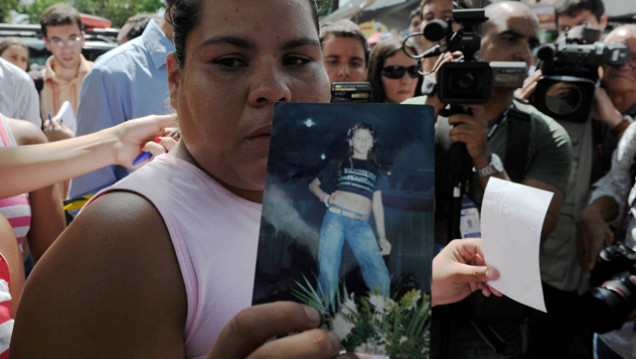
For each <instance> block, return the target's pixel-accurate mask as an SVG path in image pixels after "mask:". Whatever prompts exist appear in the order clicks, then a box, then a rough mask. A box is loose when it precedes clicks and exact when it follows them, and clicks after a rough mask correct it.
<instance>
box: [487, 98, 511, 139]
mask: <svg viewBox="0 0 636 359" xmlns="http://www.w3.org/2000/svg"><path fill="white" fill-rule="evenodd" d="M513 107H514V104H512V105H510V107H508V108H507V109H506V110H505V111H504V112H503V113H502V114H501V116H499V118H498V119H497V121H495V123H494V124H493V125H492V127H491V128H490V129H489V130H488V133H487V134H486V138H487V139H489V140H490V138H491V137H492V136H493V135H494V134H495V132H497V129H498V128H499V126H501V125H503V123H504V122H506V120H507V119H508V114H509V113H510V110H512V108H513Z"/></svg>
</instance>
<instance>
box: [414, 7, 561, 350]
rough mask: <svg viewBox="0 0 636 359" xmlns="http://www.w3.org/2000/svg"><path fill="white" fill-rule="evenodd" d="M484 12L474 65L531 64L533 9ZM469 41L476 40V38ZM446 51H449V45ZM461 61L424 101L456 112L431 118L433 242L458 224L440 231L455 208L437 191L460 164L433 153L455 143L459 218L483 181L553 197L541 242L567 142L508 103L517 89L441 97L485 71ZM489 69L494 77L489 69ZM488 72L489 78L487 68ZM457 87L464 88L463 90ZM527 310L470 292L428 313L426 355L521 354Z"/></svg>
mask: <svg viewBox="0 0 636 359" xmlns="http://www.w3.org/2000/svg"><path fill="white" fill-rule="evenodd" d="M458 15H461V14H460V13H459V12H458V13H455V12H454V14H453V17H454V19H455V20H456V21H457V22H461V21H462V20H460V18H464V15H462V16H461V17H460V16H458ZM485 15H486V17H487V18H488V19H487V21H486V22H485V23H484V24H483V25H482V28H481V41H480V47H481V50H480V52H479V58H480V60H482V61H485V62H487V63H491V62H493V61H495V62H496V61H512V62H517V63H518V62H522V63H525V65H526V66H527V65H530V64H531V63H532V62H533V58H532V50H533V49H534V47H535V46H537V45H538V41H539V40H538V35H537V34H538V28H539V23H538V19H537V17H536V15H535V14H534V13H533V12H532V10H531V9H530V8H529V7H528V6H527V5H525V4H522V3H520V2H514V1H505V2H498V3H495V4H492V5H490V6H488V7H486V9H485ZM466 27H467V26H464V29H463V31H465V33H464V34H463V36H461V37H459V38H467V37H469V36H466V35H467V33H468V32H469V31H470V30H468V29H466ZM476 36H477V38H478V37H479V34H477V35H476ZM447 43H450V44H452V43H453V41H452V40H450V41H449V40H447ZM478 45H479V43H478ZM449 50H451V51H452V50H454V49H453V48H452V47H451V48H449ZM445 56H446V59H447V60H449V59H450V57H451V56H450V55H448V54H446V55H445ZM464 56H465V59H464V60H465V63H463V64H462V65H464V67H466V66H468V67H466V70H465V71H464V70H462V69H461V68H460V69H459V70H453V71H444V66H447V65H449V64H454V63H450V62H448V63H446V64H444V66H442V69H441V70H440V71H439V72H438V74H437V94H436V95H434V96H428V98H427V99H426V103H428V104H433V105H435V107H436V112H439V110H440V109H441V108H442V107H444V106H445V105H446V104H447V103H454V104H455V111H452V112H453V113H452V114H451V115H450V116H449V117H448V118H447V119H446V118H445V117H438V120H437V124H436V140H437V144H438V148H437V150H436V153H437V154H436V157H437V158H436V192H437V193H436V241H437V242H438V243H444V241H445V240H448V239H449V238H450V237H452V236H454V235H455V234H454V233H453V232H454V231H455V229H456V227H457V226H456V225H455V224H451V225H449V226H448V228H449V233H444V229H445V228H446V226H445V225H444V224H442V223H443V222H442V221H443V220H444V219H446V218H456V216H457V213H455V212H457V211H458V209H457V206H454V205H452V204H451V203H452V202H455V201H456V199H454V198H451V195H450V194H449V193H452V192H453V190H454V189H448V188H444V186H445V184H447V183H449V179H448V177H451V178H452V177H454V174H453V173H452V172H453V171H454V169H453V168H452V167H454V164H455V163H457V162H460V161H461V160H460V159H458V158H454V156H451V157H450V158H448V157H446V158H445V159H441V158H440V157H439V156H438V154H439V153H441V152H443V151H439V148H440V147H441V148H442V149H443V150H446V151H448V152H451V153H452V152H454V151H453V149H452V148H453V146H455V147H456V144H464V145H465V148H466V152H467V153H468V157H469V159H468V162H469V163H468V168H469V175H468V190H467V191H465V192H466V196H464V197H465V198H462V199H461V201H462V205H461V206H460V207H461V208H460V209H461V210H462V213H470V211H471V208H470V207H472V208H473V209H474V210H473V211H475V212H476V209H477V208H479V207H480V202H481V198H482V196H483V191H484V188H485V186H486V184H487V182H488V180H489V178H490V177H492V176H495V177H498V178H502V179H506V180H513V181H516V182H520V183H523V184H526V185H529V186H532V187H535V188H540V189H544V190H547V191H550V192H552V193H554V197H553V199H552V202H551V204H550V207H549V209H548V213H547V215H546V219H545V222H544V225H543V229H542V237H545V236H546V235H547V234H548V233H550V232H551V231H552V230H553V228H554V227H555V225H556V223H557V219H558V214H559V211H560V207H561V202H562V200H563V197H564V192H565V187H566V184H567V180H568V176H569V171H570V163H571V160H572V148H571V144H570V141H569V137H568V136H567V134H566V132H565V131H564V129H563V128H562V127H561V126H559V125H558V124H557V123H556V122H555V121H553V120H552V119H550V118H548V117H547V116H545V115H543V114H541V113H540V112H539V111H537V110H536V109H535V108H533V107H532V106H529V105H526V104H522V103H518V102H513V97H514V87H517V86H519V84H517V85H516V86H514V87H512V88H510V87H508V88H497V87H495V86H494V85H493V88H492V89H484V88H483V87H484V86H486V82H488V83H489V82H490V81H489V80H490V79H486V78H481V79H480V80H479V81H476V84H477V86H475V88H474V89H475V90H476V91H477V92H479V93H480V94H483V93H485V95H486V96H485V101H483V102H481V103H483V105H479V104H475V101H471V100H472V99H474V96H472V97H471V96H466V100H467V101H466V102H464V103H462V102H461V101H459V102H457V101H451V102H448V101H447V100H446V99H447V98H448V97H451V98H452V97H453V94H452V92H453V89H455V90H457V91H461V90H462V87H463V85H464V84H465V83H466V82H467V81H465V80H468V79H470V78H472V77H477V78H479V76H480V75H479V73H480V71H479V68H483V67H484V66H483V65H484V63H481V62H471V60H472V56H470V55H467V54H466V53H464ZM491 65H492V66H491V67H493V72H494V65H495V64H494V63H491ZM471 67H475V69H476V71H474V72H473V71H472V70H470V68H471ZM522 67H523V66H522ZM450 69H451V68H449V70H450ZM521 70H522V71H521V72H522V75H525V73H526V71H527V70H525V67H523V68H522V69H521ZM462 71H464V73H462ZM487 73H488V74H490V72H489V71H488V72H487ZM486 80H488V81H486ZM463 89H470V86H465V87H464V88H463ZM449 90H450V92H449ZM464 95H468V93H464ZM459 97H461V96H459ZM420 101H421V100H420ZM409 102H410V103H414V102H415V101H409ZM458 105H464V106H462V107H463V108H464V109H470V111H471V112H472V113H457V112H458V111H457V106H458ZM450 126H453V127H452V128H451V127H450ZM442 156H443V155H442ZM449 167H451V168H449ZM462 167H466V165H462ZM445 174H446V175H445ZM442 176H447V177H446V178H444V177H442ZM477 219H478V218H477ZM451 223H452V221H451ZM438 229H441V230H438ZM464 229H465V228H464ZM460 232H462V233H461V235H462V236H463V237H468V236H471V235H473V234H475V233H466V232H465V231H464V230H461V229H460ZM526 310H527V308H526V307H524V306H522V305H521V304H518V303H516V302H513V301H512V300H510V299H499V298H497V299H493V300H491V299H486V298H484V297H483V296H479V295H473V296H471V297H469V299H468V300H466V301H463V302H462V303H461V304H459V305H453V306H449V307H448V308H446V309H445V312H442V311H439V310H437V313H436V311H434V319H433V326H434V328H433V331H432V348H433V352H434V354H433V357H440V358H443V357H449V358H503V357H505V358H509V357H514V356H519V355H520V354H521V352H522V331H521V327H522V324H523V323H524V321H525V313H526Z"/></svg>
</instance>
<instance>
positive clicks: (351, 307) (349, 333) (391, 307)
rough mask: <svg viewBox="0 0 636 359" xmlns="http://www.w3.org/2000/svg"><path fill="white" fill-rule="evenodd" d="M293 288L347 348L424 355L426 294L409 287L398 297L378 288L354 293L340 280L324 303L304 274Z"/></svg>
mask: <svg viewBox="0 0 636 359" xmlns="http://www.w3.org/2000/svg"><path fill="white" fill-rule="evenodd" d="M296 284H297V285H298V288H297V289H295V290H294V291H293V293H294V295H296V296H297V297H298V298H299V299H300V300H301V301H302V302H304V303H306V304H308V305H310V306H312V307H314V308H315V309H316V310H318V311H319V312H320V313H321V314H322V318H323V324H322V327H323V328H325V329H328V330H333V331H334V332H335V333H336V334H338V336H340V338H341V340H342V345H343V347H344V348H345V349H346V350H347V351H351V352H356V353H368V354H380V355H388V356H390V357H391V358H408V359H413V358H428V355H429V348H430V335H429V329H430V325H431V319H430V317H431V301H430V296H429V295H428V294H426V293H423V292H422V291H421V290H418V289H412V290H410V291H408V292H406V293H405V294H404V295H402V296H401V297H400V298H395V299H392V298H385V297H383V296H381V295H380V294H379V291H375V292H368V293H367V295H365V296H361V297H357V298H356V296H355V294H354V293H349V292H348V291H347V288H346V285H344V283H341V284H340V287H341V288H340V290H338V291H337V293H336V295H335V300H334V301H332V302H331V303H330V304H329V306H328V307H326V306H325V305H324V299H323V298H322V297H321V296H320V294H319V292H318V291H317V290H315V289H314V288H313V287H312V286H311V283H310V282H309V281H308V280H307V279H306V278H305V283H298V282H296Z"/></svg>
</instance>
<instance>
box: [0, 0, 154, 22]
mask: <svg viewBox="0 0 636 359" xmlns="http://www.w3.org/2000/svg"><path fill="white" fill-rule="evenodd" d="M18 2H19V0H0V4H2V7H1V8H2V9H17V10H18V12H21V13H24V14H28V15H29V22H30V23H32V24H37V23H39V22H40V15H41V14H42V12H43V11H44V10H45V9H46V8H47V7H49V6H50V5H52V4H55V3H58V2H60V0H35V1H34V2H33V3H32V4H30V5H26V6H22V8H20V6H19V5H18ZM7 3H14V4H13V5H9V4H7ZM69 3H70V4H71V5H72V6H73V7H74V8H76V9H77V11H79V12H81V13H84V14H89V15H95V16H101V17H104V18H107V19H109V20H110V21H112V22H113V27H121V26H122V25H123V24H124V23H125V22H126V20H127V19H128V18H129V17H131V16H133V15H135V14H137V13H139V12H144V11H146V12H155V11H157V9H159V8H161V7H163V6H164V2H163V0H125V1H122V0H71V1H69ZM4 4H7V5H4ZM3 15H4V14H3ZM4 16H5V17H7V16H8V13H7V14H6V15H4Z"/></svg>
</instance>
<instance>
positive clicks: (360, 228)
mask: <svg viewBox="0 0 636 359" xmlns="http://www.w3.org/2000/svg"><path fill="white" fill-rule="evenodd" d="M345 240H347V243H349V247H351V250H352V251H353V254H354V255H355V257H356V259H357V260H358V264H359V265H360V269H361V271H362V278H363V279H364V283H365V284H366V286H367V287H368V288H369V290H372V291H373V290H376V289H377V288H379V289H380V294H382V295H383V296H384V297H388V296H389V290H390V285H391V278H390V277H389V271H388V269H387V268H386V265H385V264H384V260H382V255H381V254H380V247H379V246H378V241H377V239H376V238H375V235H374V234H373V230H372V229H371V226H369V222H368V221H365V220H359V219H353V218H349V217H346V216H343V215H340V214H336V213H333V212H330V211H327V213H326V214H325V218H324V219H323V221H322V228H321V229H320V245H319V248H318V264H319V267H320V268H319V272H320V273H319V275H318V284H319V290H320V292H321V294H322V296H323V298H324V299H325V306H329V304H330V303H331V301H332V300H333V298H334V295H335V293H336V291H338V272H339V270H340V260H341V257H342V246H343V244H344V241H345Z"/></svg>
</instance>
